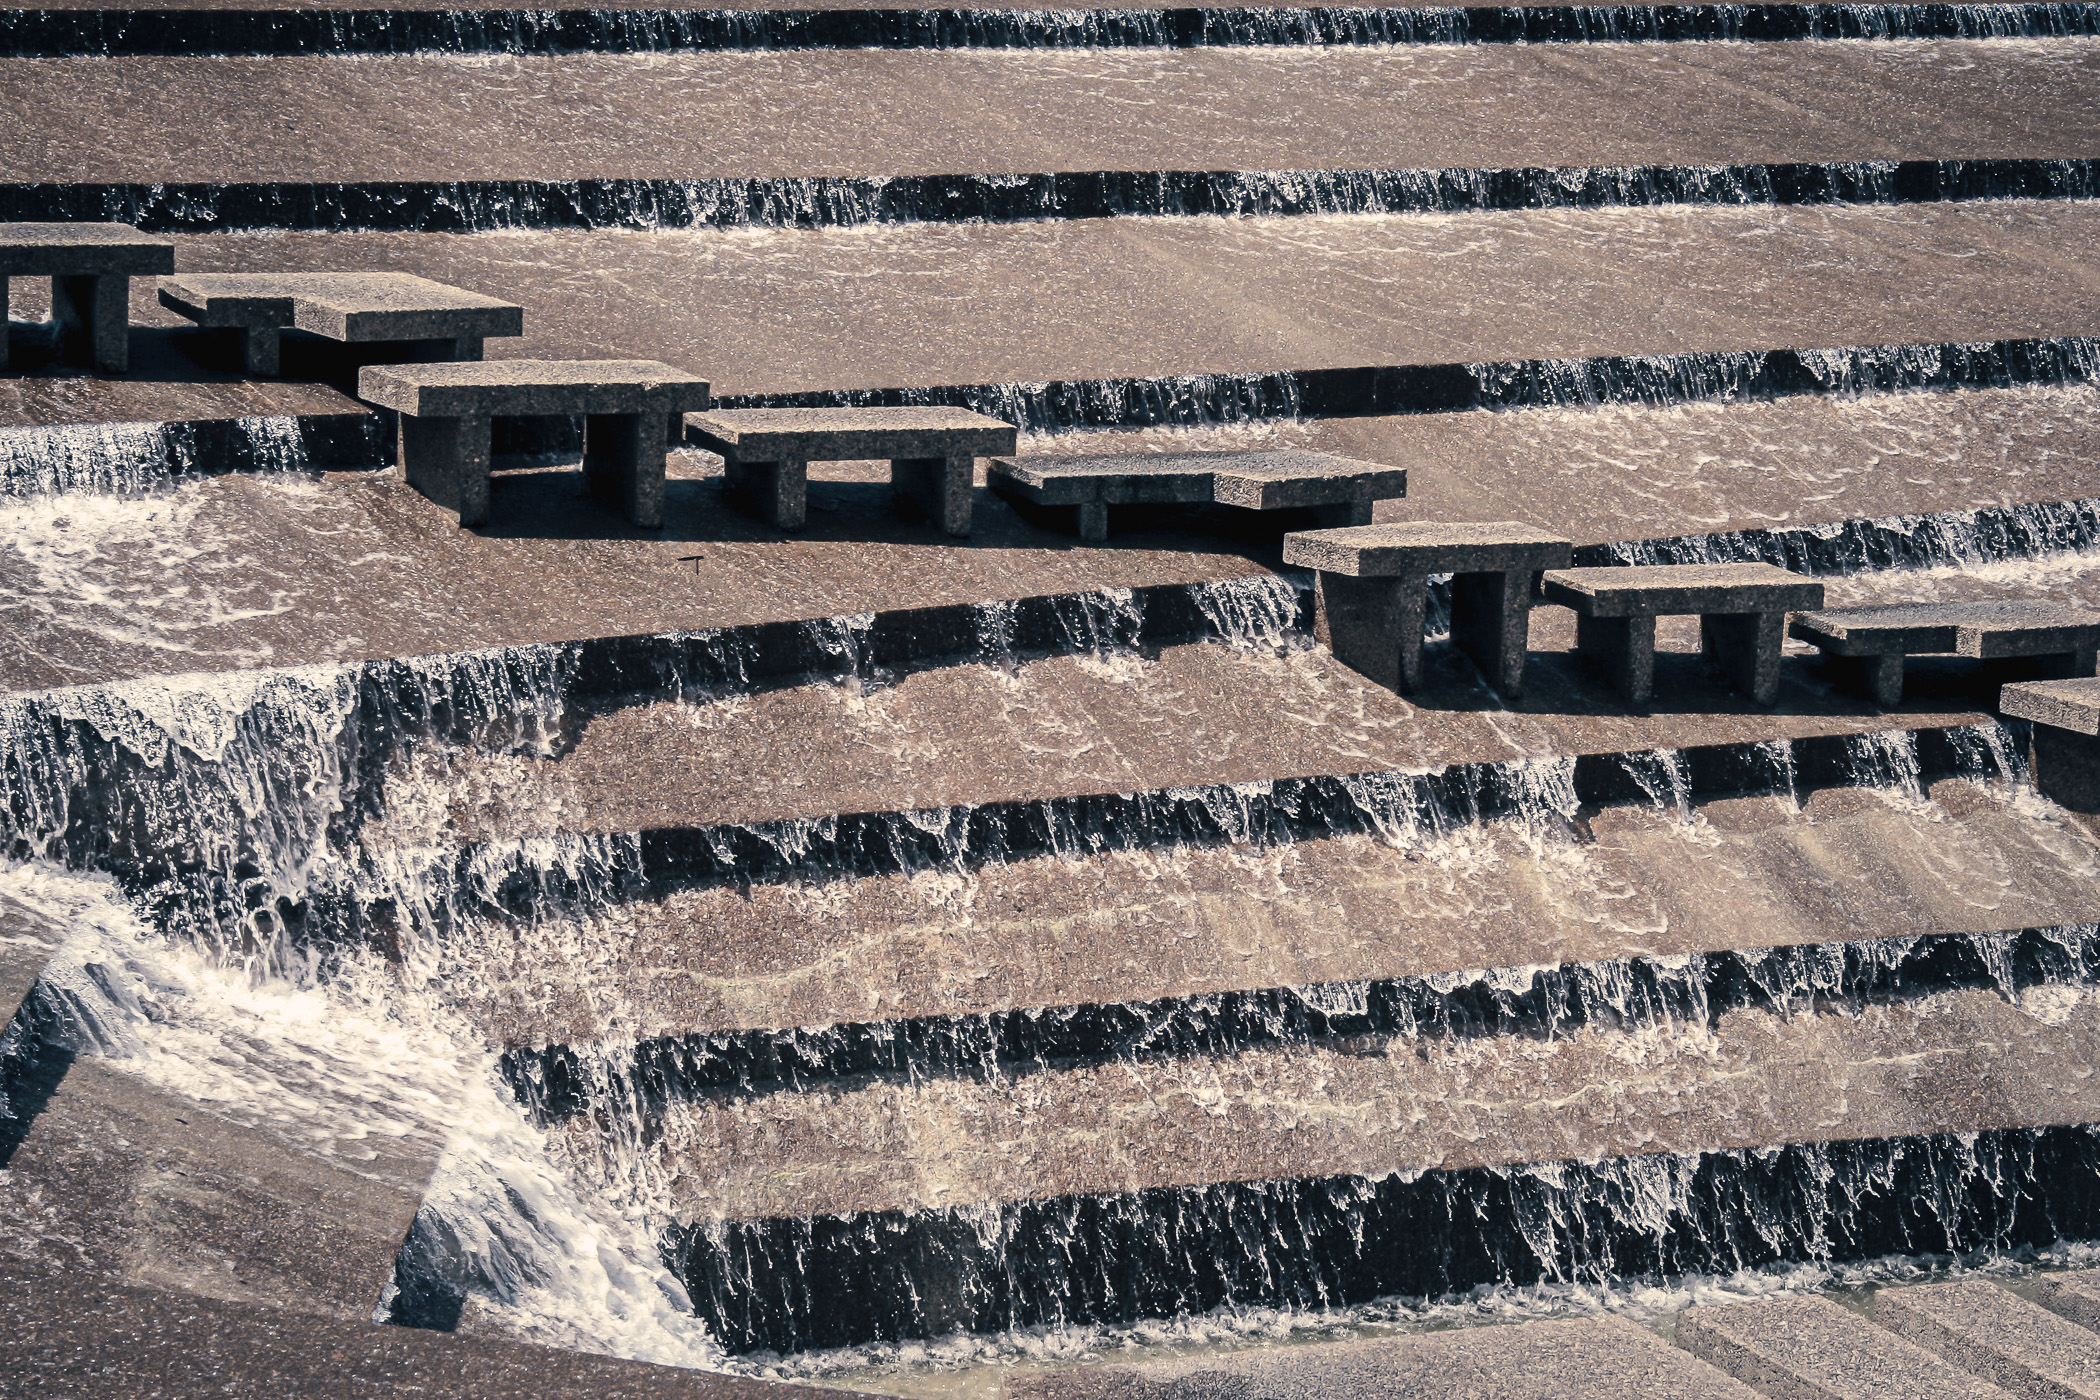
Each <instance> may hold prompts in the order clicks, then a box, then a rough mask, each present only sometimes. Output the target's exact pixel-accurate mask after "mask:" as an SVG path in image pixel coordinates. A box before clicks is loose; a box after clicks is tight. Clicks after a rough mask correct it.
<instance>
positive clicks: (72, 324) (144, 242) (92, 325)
mask: <svg viewBox="0 0 2100 1400" xmlns="http://www.w3.org/2000/svg"><path fill="white" fill-rule="evenodd" d="M174 270H175V245H174V244H173V243H171V242H169V241H168V240H167V239H165V238H156V237H155V236H154V235H152V234H150V233H141V232H139V231H138V230H137V229H135V228H133V227H132V226H131V225H129V224H0V369H4V368H6V366H7V363H8V344H7V279H8V278H10V277H49V278H50V279H51V314H52V317H53V319H55V320H56V321H57V322H58V324H59V328H60V329H59V335H60V342H59V343H60V346H61V353H62V354H63V355H64V356H65V357H66V358H67V359H69V360H74V361H76V362H80V363H85V364H89V365H92V366H94V367H95V368H96V369H98V370H102V371H104V372H105V373H109V374H122V373H124V372H125V371H126V370H127V369H129V368H130V367H131V279H132V278H134V277H151V276H154V275H156V274H159V273H165V272H173V271H174Z"/></svg>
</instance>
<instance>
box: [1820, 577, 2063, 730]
mask: <svg viewBox="0 0 2100 1400" xmlns="http://www.w3.org/2000/svg"><path fill="white" fill-rule="evenodd" d="M1788 633H1789V635H1791V636H1793V637H1795V638H1796V639H1798V640H1800V641H1804V642H1808V643H1810V644H1812V645H1813V646H1815V647H1816V648H1818V649H1819V650H1820V651H1822V652H1823V654H1824V655H1825V656H1831V657H1841V658H1846V659H1853V660H1857V661H1858V662H1860V663H1861V664H1862V666H1863V668H1864V670H1865V672H1866V679H1867V681H1868V685H1869V688H1870V689H1871V691H1872V693H1873V695H1874V698H1875V700H1876V701H1877V702H1878V703H1880V704H1882V705H1884V706H1889V705H1895V704H1897V703H1898V702H1900V701H1901V700H1902V698H1903V659H1904V658H1905V657H1906V656H1915V655H1929V654H1952V655H1956V656H1968V657H1975V658H1978V659H1995V658H2001V657H2032V656H2042V657H2052V658H2057V659H2058V664H2059V666H2060V668H2061V673H2063V674H2068V675H2070V676H2073V677H2076V676H2090V675H2092V674H2093V668H2094V664H2095V648H2096V647H2100V612H2092V611H2090V610H2088V609H2085V608H2080V607H2075V606H2072V605H2069V604H2066V603H2062V602H2058V601H2055V600H2051V599H2043V598H2008V599H2002V600H1997V601H1993V602H1976V603H1897V604H1889V605H1885V606H1879V607H1866V608H1833V609H1825V610H1823V611H1819V612H1811V613H1802V614H1800V615H1799V616H1797V617H1795V618H1794V619H1793V621H1792V622H1791V623H1790V624H1789V626H1788Z"/></svg>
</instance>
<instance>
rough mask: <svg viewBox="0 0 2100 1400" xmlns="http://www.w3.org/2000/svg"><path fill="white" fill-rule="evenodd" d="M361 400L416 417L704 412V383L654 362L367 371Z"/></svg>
mask: <svg viewBox="0 0 2100 1400" xmlns="http://www.w3.org/2000/svg"><path fill="white" fill-rule="evenodd" d="M357 391H358V394H359V396H360V397H362V398H364V399H367V400H369V401H370V402H372V403H375V404H378V405H380V406H381V407H384V408H391V409H395V410H396V411H398V412H401V413H404V414H408V415H410V416H412V417H418V418H460V417H495V416H498V415H501V414H523V415H534V414H539V415H545V414H623V413H649V414H655V415H657V416H658V417H663V418H668V417H669V416H670V415H672V414H674V413H682V412H685V411H687V410H689V409H691V408H692V407H693V406H694V405H696V404H697V405H699V406H701V407H705V406H706V404H707V399H708V392H707V381H706V380H705V379H701V378H698V377H696V376H694V375H691V374H688V373H686V372H685V371H684V370H681V369H676V368H673V367H672V366H670V365H667V364H663V363H661V362H659V361H656V360H528V359H509V360H503V361H500V362H494V363H489V362H482V363H475V362H463V363H456V364H424V365H367V366H366V367H365V368H363V369H361V370H359V371H358V376H357Z"/></svg>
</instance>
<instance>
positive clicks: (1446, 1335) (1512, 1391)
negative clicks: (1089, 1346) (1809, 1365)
mask: <svg viewBox="0 0 2100 1400" xmlns="http://www.w3.org/2000/svg"><path fill="white" fill-rule="evenodd" d="M1000 1394H1001V1397H1002V1400H1255V1398H1256V1397H1258V1400H1655V1397H1659V1396H1669V1397H1672V1400H1755V1397H1756V1392H1755V1391H1753V1390H1751V1389H1750V1388H1749V1387H1748V1386H1745V1385H1743V1384H1742V1383H1741V1382H1739V1381H1736V1380H1733V1379H1731V1378H1730V1377H1728V1376H1726V1375H1723V1374H1722V1373H1721V1372H1719V1371H1717V1370H1715V1369H1714V1368H1712V1367H1710V1366H1708V1365H1706V1364H1705V1363H1703V1362H1701V1361H1698V1360H1696V1359H1694V1358H1693V1357H1691V1356H1689V1355H1687V1354H1686V1353H1684V1352H1682V1351H1679V1350H1677V1349H1676V1348H1675V1347H1672V1346H1670V1345H1669V1344H1668V1343H1666V1342H1665V1341H1663V1339H1662V1338H1660V1337H1658V1336H1656V1335H1655V1334H1654V1333H1653V1332H1650V1331H1649V1330H1647V1329H1646V1328H1644V1327H1640V1326H1637V1325H1635V1324H1634V1323H1631V1322H1626V1321H1623V1320H1621V1319H1618V1318H1595V1319H1583V1320H1581V1321H1570V1322H1533V1323H1527V1324H1525V1325H1523V1326H1518V1327H1459V1328H1454V1329H1452V1330H1450V1331H1445V1332H1431V1333H1418V1334H1414V1335H1407V1336H1397V1337H1380V1338H1377V1339H1375V1340H1369V1341H1355V1342H1333V1343H1325V1344H1315V1345H1309V1346H1295V1347H1282V1348H1274V1349H1262V1350H1251V1351H1238V1352H1223V1353H1218V1354H1214V1355H1211V1356H1200V1357H1190V1358H1187V1359H1185V1360H1179V1361H1167V1362H1154V1363H1148V1364H1144V1365H1137V1366H1077V1367H1071V1368H1069V1369H1065V1370H1035V1371H1015V1372H1013V1373H1011V1374H1010V1375H1008V1377H1007V1378H1006V1380H1005V1382H1004V1384H1003V1385H1002V1386H1001V1387H1000Z"/></svg>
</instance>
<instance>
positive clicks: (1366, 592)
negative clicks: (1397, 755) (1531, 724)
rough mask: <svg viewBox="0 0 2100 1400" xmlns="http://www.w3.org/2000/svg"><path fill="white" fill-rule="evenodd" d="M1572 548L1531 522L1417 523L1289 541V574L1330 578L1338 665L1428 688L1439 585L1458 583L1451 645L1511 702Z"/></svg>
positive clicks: (1323, 601) (1303, 535) (1326, 600)
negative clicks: (1428, 620)
mask: <svg viewBox="0 0 2100 1400" xmlns="http://www.w3.org/2000/svg"><path fill="white" fill-rule="evenodd" d="M1573 548H1574V547H1573V545H1572V544H1570V542H1569V541H1567V540H1565V539H1562V538H1559V537H1557V536H1555V535H1554V534H1553V533H1552V532H1551V531H1548V530H1542V529H1540V528H1538V527H1537V526H1534V525H1527V524H1525V523H1523V522H1522V521H1509V520H1504V521H1488V522H1457V523H1451V524H1445V523H1441V522H1427V521H1424V522H1409V523H1404V524H1393V525H1361V526H1355V527H1350V528H1344V529H1338V530H1309V531H1302V532H1299V533H1296V534H1290V535H1286V536H1284V540H1283V559H1284V562H1285V563H1286V564H1299V565H1306V566H1310V567H1312V568H1314V569H1317V570H1318V571H1319V575H1320V627H1321V632H1322V635H1323V638H1324V640H1325V641H1326V642H1327V644H1328V645H1329V646H1330V647H1332V648H1333V649H1334V654H1335V656H1336V657H1338V658H1340V659H1341V660H1342V661H1343V662H1344V663H1345V664H1347V665H1349V666H1350V667H1352V668H1354V669H1355V670H1357V671H1359V672H1361V673H1363V674H1364V675H1366V676H1369V677H1370V678H1371V679H1373V680H1375V681H1377V682H1378V683H1379V684H1381V685H1385V686H1390V687H1392V688H1393V689H1395V690H1399V691H1403V692H1411V691H1415V690H1418V689H1419V688H1420V687H1421V684H1422V625H1423V624H1422V618H1423V613H1424V611H1425V605H1426V602H1427V599H1428V593H1429V575H1431V574H1432V573H1448V574H1451V575H1452V579H1451V641H1452V643H1453V644H1454V645H1455V646H1457V647H1458V648H1459V650H1461V651H1463V652H1465V653H1466V655H1467V656H1469V657H1471V658H1472V659H1473V663H1474V664H1475V665H1476V666H1478V667H1479V668H1480V671H1481V674H1482V675H1484V676H1486V677H1487V679H1488V683H1489V684H1491V685H1493V686H1494V687H1495V689H1496V690H1497V691H1499V692H1501V694H1502V697H1503V698H1504V699H1505V700H1511V701H1514V700H1516V699H1519V698H1520V697H1521V696H1522V695H1523V692H1524V658H1525V655H1526V653H1527V651H1528V648H1529V643H1530V638H1531V600H1532V597H1533V595H1534V593H1535V591H1536V589H1537V584H1538V577H1539V574H1540V572H1541V571H1542V570H1545V569H1551V568H1558V567H1561V566H1563V565H1565V564H1566V563H1567V562H1568V558H1569V555H1570V554H1571V553H1572V552H1573Z"/></svg>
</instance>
